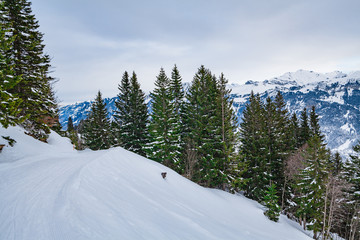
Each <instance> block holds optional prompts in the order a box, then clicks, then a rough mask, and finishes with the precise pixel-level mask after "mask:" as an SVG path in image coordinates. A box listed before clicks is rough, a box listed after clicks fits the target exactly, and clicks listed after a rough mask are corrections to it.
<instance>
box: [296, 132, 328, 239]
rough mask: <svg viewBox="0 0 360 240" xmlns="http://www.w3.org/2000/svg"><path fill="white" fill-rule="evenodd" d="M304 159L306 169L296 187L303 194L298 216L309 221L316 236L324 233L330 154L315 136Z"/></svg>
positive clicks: (301, 173) (300, 198)
mask: <svg viewBox="0 0 360 240" xmlns="http://www.w3.org/2000/svg"><path fill="white" fill-rule="evenodd" d="M308 144H309V145H308V148H307V149H306V152H305V155H304V159H305V167H304V169H303V170H302V171H301V172H300V174H299V178H298V179H299V180H298V182H297V185H296V186H295V187H296V188H297V189H298V191H299V192H300V193H301V195H300V197H299V198H298V199H297V200H296V201H297V204H298V211H297V216H298V217H299V218H300V219H303V220H304V222H305V220H309V221H308V223H307V225H306V226H307V228H308V229H309V230H313V232H314V236H317V234H318V233H320V232H321V231H322V227H323V225H322V224H323V220H324V215H323V209H324V204H325V201H324V198H325V191H326V186H325V185H326V181H327V178H328V174H329V171H328V168H327V166H328V160H329V152H328V150H327V149H326V148H325V146H324V144H323V142H322V141H321V139H320V137H319V136H317V135H315V136H314V137H312V138H311V139H310V140H309V141H308Z"/></svg>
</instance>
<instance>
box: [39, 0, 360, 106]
mask: <svg viewBox="0 0 360 240" xmlns="http://www.w3.org/2000/svg"><path fill="white" fill-rule="evenodd" d="M32 9H33V13H34V14H35V16H36V18H37V19H38V20H39V23H40V31H41V32H43V33H44V34H45V35H44V43H45V44H46V53H47V54H49V55H50V56H51V57H52V62H51V63H52V66H53V70H54V72H53V73H52V76H54V77H56V78H58V79H59V81H58V83H57V84H56V86H55V90H56V92H57V96H58V98H59V100H60V101H62V104H67V103H71V102H76V101H83V100H89V99H93V98H94V97H95V95H96V92H97V90H101V91H102V92H103V95H104V96H105V97H112V96H115V95H116V94H117V93H118V90H117V85H118V84H119V82H120V80H121V76H122V74H123V72H124V71H129V72H132V71H135V72H136V73H137V75H138V78H139V81H140V83H141V86H142V89H143V90H145V91H147V92H149V91H151V90H152V89H153V82H154V81H155V78H156V75H157V74H158V72H159V70H160V67H164V69H165V71H166V72H167V73H168V74H170V72H171V69H172V67H173V65H174V64H176V65H177V66H178V68H179V70H180V74H181V75H182V77H183V81H191V80H192V77H193V75H194V73H195V72H196V70H197V68H198V67H200V65H205V67H207V68H209V69H210V70H211V71H212V72H213V73H214V74H216V75H219V74H220V73H221V72H224V74H225V76H226V77H227V78H228V79H229V81H230V82H237V83H244V82H245V81H247V80H249V79H252V80H264V79H268V78H272V77H275V76H279V75H282V74H283V73H285V72H292V71H296V70H298V69H306V70H313V71H317V72H323V73H324V72H332V71H335V70H340V71H344V72H348V71H353V70H360V25H359V23H360V14H359V10H360V1H359V0H151V1H148V0H128V1H125V0H100V1H99V0H61V1H55V0H32Z"/></svg>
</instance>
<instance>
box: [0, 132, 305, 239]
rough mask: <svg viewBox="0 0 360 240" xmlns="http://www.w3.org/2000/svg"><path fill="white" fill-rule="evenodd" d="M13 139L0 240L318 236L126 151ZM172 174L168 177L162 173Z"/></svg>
mask: <svg viewBox="0 0 360 240" xmlns="http://www.w3.org/2000/svg"><path fill="white" fill-rule="evenodd" d="M5 134H7V135H10V134H11V135H12V136H14V138H16V140H17V142H18V143H17V144H16V146H15V147H14V148H6V149H5V151H4V152H3V153H0V239H1V240H2V239H4V240H27V239H34V240H42V239H44V240H52V239H59V240H68V239H71V240H82V239H84V240H85V239H105V240H108V239H114V240H115V239H154V240H159V239H166V240H168V239H171V240H173V239H179V240H184V239H189V240H190V239H191V240H193V239H227V240H228V239H234V240H235V239H236V240H238V239H244V240H290V239H291V240H300V239H301V240H302V239H304V240H305V239H310V238H309V237H308V236H306V235H305V234H304V233H303V232H301V231H300V230H299V228H300V227H299V226H298V225H297V224H296V223H294V222H291V221H289V220H287V219H286V218H285V217H284V216H281V218H280V222H279V223H274V222H271V221H269V220H268V219H267V218H266V217H265V216H264V215H263V209H262V207H261V206H260V205H259V204H257V203H256V202H254V201H251V200H248V199H246V198H245V197H242V196H235V195H231V194H228V193H225V192H222V191H218V190H210V189H205V188H202V187H200V186H198V185H196V184H194V183H192V182H190V181H188V180H187V179H185V178H183V177H181V176H180V175H178V174H176V173H175V172H173V171H172V170H170V169H168V168H166V167H164V166H162V165H160V164H158V163H155V162H153V161H150V160H148V159H145V158H142V157H140V156H138V155H136V154H133V153H131V152H128V151H126V150H124V149H121V148H115V149H110V150H106V151H96V152H93V151H82V152H77V151H75V150H73V149H72V146H71V145H70V144H69V142H68V140H67V139H63V138H61V137H59V136H57V135H55V134H52V136H51V139H50V140H49V142H50V144H44V143H39V142H37V141H35V140H33V139H32V138H30V137H28V136H26V135H23V134H22V131H21V130H19V129H18V128H15V129H9V130H6V131H5V130H4V129H0V135H5ZM163 171H166V172H167V173H168V175H167V178H166V179H165V180H164V179H162V177H161V175H160V174H161V172H163Z"/></svg>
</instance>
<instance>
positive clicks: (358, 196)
mask: <svg viewBox="0 0 360 240" xmlns="http://www.w3.org/2000/svg"><path fill="white" fill-rule="evenodd" d="M353 150H354V154H351V155H350V159H348V160H347V161H346V162H345V166H344V178H345V179H346V181H347V182H348V183H350V186H351V187H350V188H349V190H348V191H347V195H348V201H347V203H346V205H345V208H346V209H347V213H348V214H347V219H346V223H345V224H346V236H347V239H350V240H355V239H359V237H360V142H359V143H358V144H357V145H355V146H354V147H353Z"/></svg>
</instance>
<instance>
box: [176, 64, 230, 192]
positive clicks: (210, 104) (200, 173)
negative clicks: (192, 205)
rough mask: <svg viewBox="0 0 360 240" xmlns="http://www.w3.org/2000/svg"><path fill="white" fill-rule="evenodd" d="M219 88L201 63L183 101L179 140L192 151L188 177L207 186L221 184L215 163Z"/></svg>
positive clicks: (217, 156)
mask: <svg viewBox="0 0 360 240" xmlns="http://www.w3.org/2000/svg"><path fill="white" fill-rule="evenodd" d="M218 97H219V88H218V85H217V81H216V78H215V77H213V76H212V74H211V72H210V70H209V69H206V68H205V67H204V66H201V67H200V68H199V69H198V71H197V73H196V74H195V76H194V78H193V81H192V84H191V86H190V88H189V91H188V93H187V95H186V99H187V101H186V102H185V104H184V114H183V123H184V134H183V143H184V145H185V146H186V147H187V149H185V151H186V152H192V153H193V154H192V156H195V157H194V158H192V159H188V158H186V159H185V165H189V162H187V161H193V162H194V163H193V164H192V165H193V169H194V171H192V172H193V173H194V174H193V175H192V176H190V177H191V179H192V180H194V181H195V182H198V183H200V184H202V185H204V186H207V187H221V186H222V185H223V182H224V175H223V174H222V173H221V171H220V169H218V166H219V164H220V161H222V160H223V159H222V158H221V149H222V145H221V119H220V114H219V112H220V111H221V109H219V101H218Z"/></svg>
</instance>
